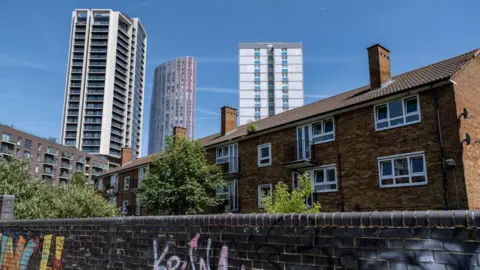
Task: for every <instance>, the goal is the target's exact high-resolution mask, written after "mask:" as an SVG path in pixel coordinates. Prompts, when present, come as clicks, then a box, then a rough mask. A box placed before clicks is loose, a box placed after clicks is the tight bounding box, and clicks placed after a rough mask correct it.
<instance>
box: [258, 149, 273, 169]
mask: <svg viewBox="0 0 480 270" xmlns="http://www.w3.org/2000/svg"><path fill="white" fill-rule="evenodd" d="M270 165H272V144H271V143H266V144H262V145H259V146H258V167H265V166H270Z"/></svg>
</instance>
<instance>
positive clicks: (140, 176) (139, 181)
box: [137, 167, 147, 188]
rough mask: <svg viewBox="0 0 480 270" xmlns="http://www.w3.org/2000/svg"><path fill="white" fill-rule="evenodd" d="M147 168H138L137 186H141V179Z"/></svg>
mask: <svg viewBox="0 0 480 270" xmlns="http://www.w3.org/2000/svg"><path fill="white" fill-rule="evenodd" d="M146 169H147V168H145V167H142V168H138V186H137V188H141V187H142V181H143V179H144V178H145V171H146Z"/></svg>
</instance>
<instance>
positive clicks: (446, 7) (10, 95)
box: [0, 0, 480, 154]
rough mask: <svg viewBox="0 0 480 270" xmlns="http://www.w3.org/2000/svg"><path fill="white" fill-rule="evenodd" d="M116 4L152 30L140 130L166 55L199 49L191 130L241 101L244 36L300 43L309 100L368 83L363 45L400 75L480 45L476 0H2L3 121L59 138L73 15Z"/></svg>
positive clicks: (211, 123) (199, 132)
mask: <svg viewBox="0 0 480 270" xmlns="http://www.w3.org/2000/svg"><path fill="white" fill-rule="evenodd" d="M75 8H110V9H113V10H118V11H122V12H125V13H127V14H128V15H129V16H130V17H138V18H140V20H141V21H142V23H143V25H144V27H145V29H146V31H147V34H148V45H147V46H148V48H147V85H146V102H145V115H144V121H143V123H144V127H143V128H144V131H143V134H144V135H143V146H144V148H143V151H142V152H143V154H145V153H146V150H147V149H146V146H147V138H148V122H149V121H148V118H149V113H150V96H151V88H152V83H153V78H152V74H153V71H154V69H155V67H156V66H157V65H159V64H160V63H162V62H163V61H165V60H168V59H171V58H175V57H179V56H184V55H192V56H195V57H197V62H198V64H197V70H198V72H197V103H196V107H197V112H196V130H195V137H203V136H206V135H209V134H211V133H214V132H218V131H219V123H220V118H219V112H220V107H221V106H223V105H229V106H233V107H238V94H237V89H238V63H237V62H238V61H237V59H238V43H240V42H268V41H281V42H303V46H304V62H305V63H304V79H305V84H304V87H305V96H306V98H305V103H311V102H314V101H316V100H318V99H321V98H324V97H326V96H331V95H334V94H337V93H340V92H343V91H345V90H349V89H351V88H355V87H359V86H362V85H365V84H368V63H367V51H366V48H367V47H368V46H370V45H372V44H374V43H381V44H382V45H384V46H385V47H387V48H389V49H390V51H391V61H392V73H393V74H398V73H402V72H405V71H408V70H411V69H414V68H417V67H419V66H423V65H427V64H430V63H433V62H435V61H438V60H442V59H444V58H448V57H451V56H454V55H456V54H460V53H463V52H466V51H469V50H471V49H475V48H479V47H480V34H479V31H478V27H479V23H478V17H477V15H478V10H480V1H473V0H471V1H467V0H455V1H453V0H452V1H447V0H422V1H418V0H404V1H380V0H368V1H357V0H355V1H340V0H329V1H320V0H241V1H232V0H188V1H186V0H168V1H167V0H138V1H127V0H108V1H100V0H95V1H93V0H82V1H79V0H57V1H51V0H44V1H37V0H36V1H33V0H29V1H22V0H18V1H1V3H0V22H1V24H2V25H3V26H4V27H3V29H2V30H3V33H2V39H1V42H0V122H2V123H5V124H13V125H14V126H15V127H16V128H19V129H22V130H24V131H27V132H31V133H33V134H36V135H39V136H43V137H48V136H56V137H59V136H60V127H61V118H62V110H63V97H64V89H65V73H66V67H67V57H68V43H69V35H70V32H69V31H70V21H71V13H72V11H73V10H74V9H75Z"/></svg>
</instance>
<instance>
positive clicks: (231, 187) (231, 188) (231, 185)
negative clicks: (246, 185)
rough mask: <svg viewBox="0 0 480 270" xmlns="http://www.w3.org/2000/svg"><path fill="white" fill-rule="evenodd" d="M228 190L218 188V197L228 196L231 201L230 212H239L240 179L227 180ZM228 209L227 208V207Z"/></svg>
mask: <svg viewBox="0 0 480 270" xmlns="http://www.w3.org/2000/svg"><path fill="white" fill-rule="evenodd" d="M226 188H227V191H224V190H223V189H222V190H220V191H219V190H217V191H216V195H217V197H227V198H228V201H229V206H230V207H229V209H228V212H237V211H238V180H230V181H227V187H226ZM225 211H227V209H225Z"/></svg>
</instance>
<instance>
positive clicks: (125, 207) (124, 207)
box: [122, 200, 128, 215]
mask: <svg viewBox="0 0 480 270" xmlns="http://www.w3.org/2000/svg"><path fill="white" fill-rule="evenodd" d="M122 214H124V215H126V214H128V200H124V201H123V202H122Z"/></svg>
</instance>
